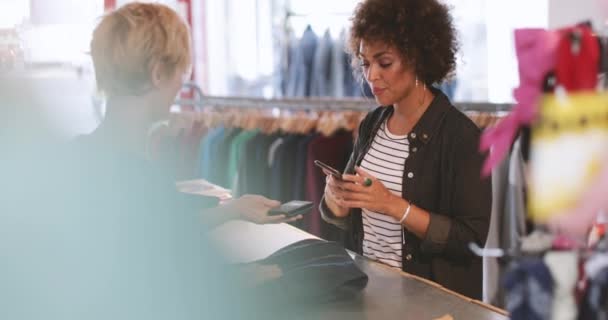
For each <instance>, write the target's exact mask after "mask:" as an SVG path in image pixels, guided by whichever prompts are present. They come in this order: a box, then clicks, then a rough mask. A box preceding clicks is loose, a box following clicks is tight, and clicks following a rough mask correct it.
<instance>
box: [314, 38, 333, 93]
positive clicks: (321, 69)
mask: <svg viewBox="0 0 608 320" xmlns="http://www.w3.org/2000/svg"><path fill="white" fill-rule="evenodd" d="M332 49H333V41H332V39H331V34H330V33H329V29H328V30H327V31H325V34H324V35H323V38H321V39H320V40H319V45H318V46H317V49H316V52H315V58H314V61H313V67H312V77H311V88H310V96H311V97H327V96H330V95H331V92H332V88H331V85H332V83H331V74H330V72H331V62H332V61H331V58H332Z"/></svg>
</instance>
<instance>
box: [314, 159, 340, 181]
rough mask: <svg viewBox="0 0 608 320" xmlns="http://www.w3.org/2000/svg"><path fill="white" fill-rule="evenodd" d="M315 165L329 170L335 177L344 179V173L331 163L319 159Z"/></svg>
mask: <svg viewBox="0 0 608 320" xmlns="http://www.w3.org/2000/svg"><path fill="white" fill-rule="evenodd" d="M315 165H316V166H317V167H319V168H321V169H325V170H327V172H329V173H330V174H331V175H332V176H334V178H336V179H338V180H342V173H341V172H340V171H338V170H336V169H335V168H332V167H331V166H330V165H327V164H325V163H323V162H321V161H319V160H315Z"/></svg>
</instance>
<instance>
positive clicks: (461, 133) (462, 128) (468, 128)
mask: <svg viewBox="0 0 608 320" xmlns="http://www.w3.org/2000/svg"><path fill="white" fill-rule="evenodd" d="M445 120H446V123H445V124H446V129H447V130H446V134H447V136H449V137H451V138H452V139H454V140H455V141H456V142H457V143H458V144H459V145H461V146H464V145H469V146H471V147H475V148H477V146H478V145H479V139H480V138H481V129H479V127H478V126H477V125H476V124H475V123H474V122H473V120H471V119H470V118H469V117H468V116H467V115H466V114H464V113H463V112H462V111H460V110H458V109H457V108H456V107H453V106H452V107H451V108H450V110H449V111H448V114H447V115H446V119H445Z"/></svg>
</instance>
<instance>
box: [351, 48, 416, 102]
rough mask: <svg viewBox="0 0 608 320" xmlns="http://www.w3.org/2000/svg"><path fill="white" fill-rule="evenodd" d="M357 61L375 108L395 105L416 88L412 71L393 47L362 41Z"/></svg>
mask: <svg viewBox="0 0 608 320" xmlns="http://www.w3.org/2000/svg"><path fill="white" fill-rule="evenodd" d="M359 59H360V61H361V69H362V72H363V75H364V77H365V80H366V81H367V83H368V84H369V86H370V88H372V91H373V93H374V97H375V98H376V102H378V104H380V105H382V106H389V105H394V104H398V103H399V102H401V101H403V100H404V99H405V98H406V97H408V96H409V95H410V93H411V92H413V90H414V88H415V86H416V75H415V73H414V70H413V68H411V67H410V65H409V64H408V63H407V62H406V61H404V59H403V58H402V57H401V55H400V54H399V53H398V52H397V50H396V49H395V48H394V47H392V46H388V45H386V44H384V43H382V42H368V41H365V40H362V41H361V45H360V47H359Z"/></svg>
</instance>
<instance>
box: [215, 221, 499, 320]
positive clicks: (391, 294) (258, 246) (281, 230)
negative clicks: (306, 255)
mask: <svg viewBox="0 0 608 320" xmlns="http://www.w3.org/2000/svg"><path fill="white" fill-rule="evenodd" d="M212 238H213V241H214V242H216V243H217V245H218V246H219V247H220V248H221V250H222V251H223V252H225V254H226V257H227V259H229V260H230V261H232V262H235V263H238V262H252V261H256V260H260V259H264V258H266V257H268V256H269V255H271V254H272V253H274V252H275V251H277V250H279V249H280V248H283V247H285V246H288V245H290V244H292V243H295V242H297V241H300V240H304V239H311V238H315V237H314V236H313V235H310V234H308V233H306V232H304V231H301V230H299V229H297V228H294V227H292V226H290V225H287V224H276V225H256V224H253V223H248V222H243V221H232V222H229V223H227V224H225V225H222V226H220V227H219V228H217V229H216V230H215V231H214V232H213V233H212ZM244 243H247V244H248V245H243V244H244ZM351 255H352V256H353V258H354V260H355V262H356V264H357V265H358V266H359V268H361V270H363V271H364V272H365V273H366V274H367V275H368V277H369V282H368V284H367V287H366V288H365V289H364V290H363V291H362V292H361V294H360V295H359V296H358V297H356V298H355V299H351V300H348V301H340V302H332V303H329V304H324V305H321V306H318V307H315V309H314V310H310V309H307V310H306V311H307V314H306V316H305V317H306V318H317V319H335V320H341V319H345V320H346V319H348V320H354V319H416V320H422V319H455V320H459V319H466V320H468V319H475V320H502V319H508V316H507V313H506V312H505V311H504V310H501V309H498V308H494V307H492V306H490V305H486V304H483V303H481V302H479V301H476V300H473V299H469V298H467V297H464V296H461V295H459V294H457V293H454V292H452V291H449V290H447V289H445V288H443V287H441V286H440V285H438V284H436V283H434V282H431V281H428V280H426V279H422V278H419V277H416V276H413V275H410V274H407V273H405V272H401V271H399V270H395V269H394V268H390V267H388V266H385V265H383V264H380V263H377V262H374V261H372V260H369V259H367V258H365V257H362V256H360V255H357V254H354V253H351ZM291 316H293V318H298V315H297V314H293V315H291Z"/></svg>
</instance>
